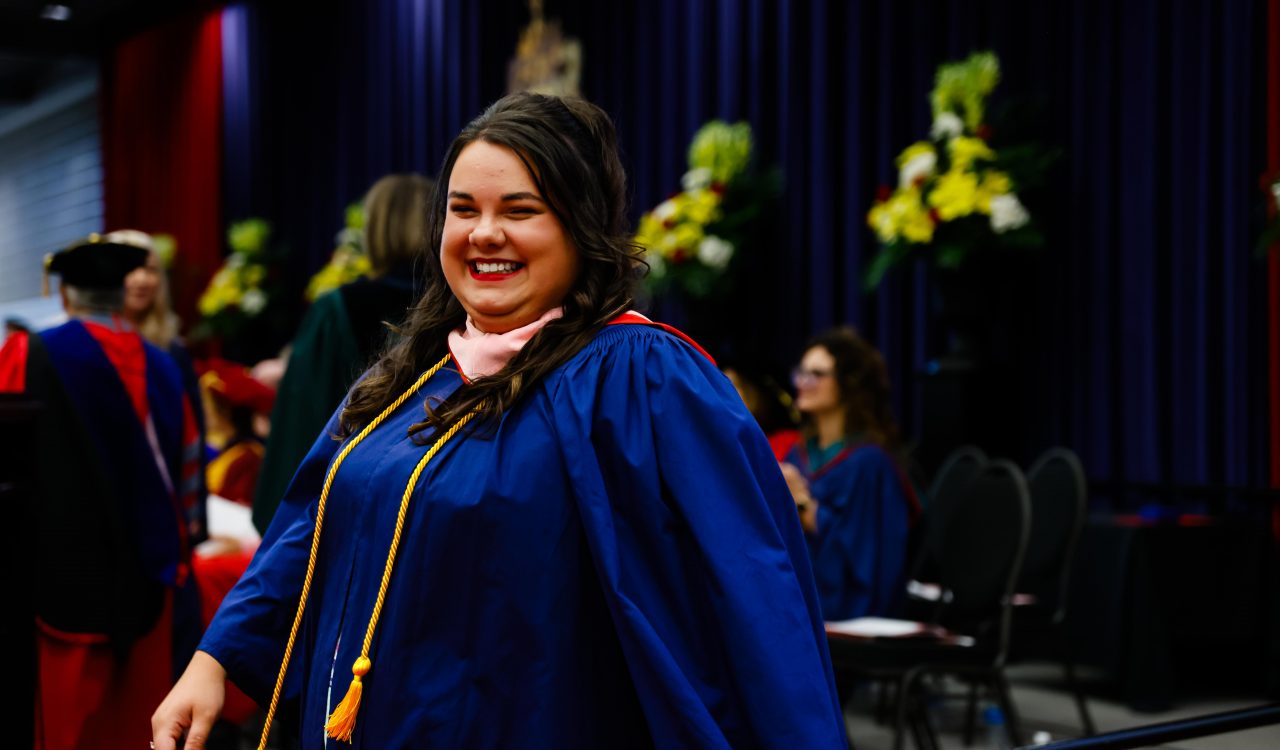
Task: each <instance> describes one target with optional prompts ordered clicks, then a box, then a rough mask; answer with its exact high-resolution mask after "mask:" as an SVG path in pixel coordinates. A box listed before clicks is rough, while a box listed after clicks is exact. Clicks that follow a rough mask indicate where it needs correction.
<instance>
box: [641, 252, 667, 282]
mask: <svg viewBox="0 0 1280 750" xmlns="http://www.w3.org/2000/svg"><path fill="white" fill-rule="evenodd" d="M645 260H646V261H648V262H649V275H650V276H652V277H653V278H655V279H660V278H662V277H663V276H666V275H667V262H666V261H665V260H663V259H662V254H661V253H652V252H651V253H646V254H645Z"/></svg>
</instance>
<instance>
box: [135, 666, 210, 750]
mask: <svg viewBox="0 0 1280 750" xmlns="http://www.w3.org/2000/svg"><path fill="white" fill-rule="evenodd" d="M226 694H227V671H226V670H225V669H223V668H222V665H221V664H219V663H218V661H217V660H216V659H214V658H213V657H212V656H210V655H208V654H206V653H205V652H203V651H197V652H196V655H195V656H193V657H192V658H191V663H190V664H188V665H187V669H186V671H185V672H183V673H182V677H181V678H180V679H179V680H178V684H176V685H174V686H173V690H170V691H169V695H167V696H165V699H164V701H163V702H162V703H161V704H160V707H159V708H157V709H156V712H155V713H154V714H152V715H151V741H152V747H154V748H155V750H177V747H178V741H179V740H180V739H181V738H182V736H183V735H186V738H187V741H186V744H185V745H183V747H185V748H186V750H204V747H205V743H206V742H207V741H208V740H209V731H210V730H211V729H213V723H214V722H215V721H217V719H218V716H219V715H220V714H221V713H222V703H223V701H224V700H226Z"/></svg>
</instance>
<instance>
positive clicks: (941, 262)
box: [937, 245, 968, 268]
mask: <svg viewBox="0 0 1280 750" xmlns="http://www.w3.org/2000/svg"><path fill="white" fill-rule="evenodd" d="M967 254H968V250H967V249H966V248H965V247H964V246H962V245H938V247H937V256H938V267H939V268H959V267H960V264H961V263H963V262H964V257H965V255H967Z"/></svg>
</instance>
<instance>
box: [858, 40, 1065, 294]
mask: <svg viewBox="0 0 1280 750" xmlns="http://www.w3.org/2000/svg"><path fill="white" fill-rule="evenodd" d="M999 81H1000V62H999V60H998V59H997V58H996V56H995V55H994V54H992V53H990V52H979V53H976V54H974V55H972V56H970V57H969V58H968V59H967V60H964V61H962V62H957V63H949V64H944V65H942V66H941V67H939V69H938V72H937V76H936V79H935V84H934V89H933V92H932V94H931V96H930V101H931V104H932V106H933V126H932V128H931V129H930V133H929V140H924V141H918V142H916V143H913V144H911V145H910V146H908V147H907V148H906V149H904V150H903V151H902V153H901V154H900V155H899V156H898V159H897V166H898V186H897V187H896V188H894V189H892V190H891V189H890V188H888V187H887V186H882V187H881V188H880V191H879V194H878V196H877V199H876V201H875V204H874V205H873V206H872V207H871V210H870V212H868V214H867V224H869V225H870V226H871V228H872V229H873V230H874V231H875V234H876V237H877V238H878V239H879V241H880V244H881V249H880V252H879V253H878V254H877V255H876V257H875V259H874V260H873V261H872V262H871V265H870V267H869V268H868V270H867V273H866V276H865V282H866V286H867V288H868V289H874V288H875V287H877V286H879V284H880V281H881V280H882V279H883V278H884V275H885V274H886V273H887V272H888V271H889V270H890V269H891V268H893V267H894V266H896V265H898V264H900V263H903V262H904V261H906V260H908V259H909V258H912V257H923V258H925V259H926V260H928V261H930V262H933V263H935V264H936V265H937V266H938V267H940V268H957V267H959V266H960V265H961V264H962V263H963V262H964V260H965V258H966V257H967V256H968V255H969V254H970V253H972V252H974V251H975V250H980V249H984V248H991V247H998V246H1005V247H1032V246H1037V245H1039V244H1041V242H1042V238H1041V236H1040V234H1039V232H1038V231H1037V230H1036V228H1035V226H1034V224H1033V222H1032V218H1031V214H1030V213H1029V212H1028V211H1027V209H1026V207H1025V206H1023V204H1022V201H1021V199H1020V198H1019V195H1018V192H1017V191H1018V189H1019V188H1020V187H1025V186H1026V185H1025V184H1024V183H1028V182H1032V181H1034V179H1035V173H1036V172H1038V171H1042V170H1043V169H1044V168H1045V167H1046V166H1047V161H1046V157H1045V156H1042V155H1039V154H1038V153H1037V150H1036V149H1034V148H1031V147H1017V148H1007V149H1001V150H997V149H996V148H994V147H992V145H991V143H990V138H991V128H990V127H989V125H987V123H986V115H987V113H986V100H987V97H988V96H989V95H990V94H991V92H992V91H993V90H994V89H995V87H996V84H998V83H999Z"/></svg>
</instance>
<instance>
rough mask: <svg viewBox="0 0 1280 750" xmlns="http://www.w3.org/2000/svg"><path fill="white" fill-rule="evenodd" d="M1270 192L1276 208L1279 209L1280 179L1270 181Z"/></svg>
mask: <svg viewBox="0 0 1280 750" xmlns="http://www.w3.org/2000/svg"><path fill="white" fill-rule="evenodd" d="M1271 194H1272V195H1274V196H1275V197H1276V208H1278V209H1280V180H1276V181H1275V182H1273V183H1271Z"/></svg>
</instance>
